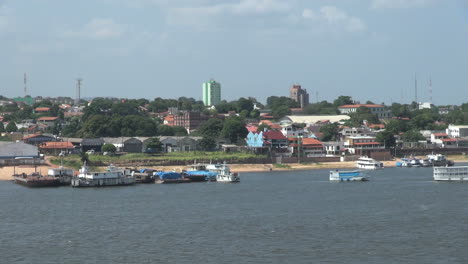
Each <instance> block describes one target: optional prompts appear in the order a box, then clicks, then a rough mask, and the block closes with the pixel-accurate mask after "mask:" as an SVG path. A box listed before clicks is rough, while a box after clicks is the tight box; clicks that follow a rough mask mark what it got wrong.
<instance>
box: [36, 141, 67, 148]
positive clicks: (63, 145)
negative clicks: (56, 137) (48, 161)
mask: <svg viewBox="0 0 468 264" xmlns="http://www.w3.org/2000/svg"><path fill="white" fill-rule="evenodd" d="M40 148H42V149H72V148H74V146H73V144H72V143H71V142H44V143H43V144H41V147H40Z"/></svg>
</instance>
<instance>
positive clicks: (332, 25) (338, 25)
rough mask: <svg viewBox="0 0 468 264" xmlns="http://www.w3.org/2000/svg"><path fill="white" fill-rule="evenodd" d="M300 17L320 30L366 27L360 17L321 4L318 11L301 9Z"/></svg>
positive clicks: (348, 30)
mask: <svg viewBox="0 0 468 264" xmlns="http://www.w3.org/2000/svg"><path fill="white" fill-rule="evenodd" d="M302 18H303V19H304V21H305V22H306V23H307V22H310V23H312V24H313V25H314V26H316V27H319V28H320V29H321V30H322V31H329V30H332V31H340V30H344V31H346V32H361V31H365V30H366V28H367V26H366V24H365V23H364V21H362V20H361V19H360V18H357V17H354V16H350V15H348V14H347V13H346V12H345V11H343V10H341V9H338V8H337V7H335V6H323V7H321V8H320V9H319V10H318V11H314V10H312V9H307V8H306V9H304V10H303V11H302Z"/></svg>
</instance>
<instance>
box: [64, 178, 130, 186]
mask: <svg viewBox="0 0 468 264" xmlns="http://www.w3.org/2000/svg"><path fill="white" fill-rule="evenodd" d="M134 183H135V180H134V179H133V178H112V179H80V178H73V179H72V182H71V186H72V187H78V188H79V187H107V186H126V185H132V184H134Z"/></svg>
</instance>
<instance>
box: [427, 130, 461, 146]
mask: <svg viewBox="0 0 468 264" xmlns="http://www.w3.org/2000/svg"><path fill="white" fill-rule="evenodd" d="M431 143H432V144H435V145H438V146H440V147H443V148H445V147H456V146H457V145H458V144H457V143H458V141H457V139H456V138H450V137H449V136H448V134H446V133H432V134H431Z"/></svg>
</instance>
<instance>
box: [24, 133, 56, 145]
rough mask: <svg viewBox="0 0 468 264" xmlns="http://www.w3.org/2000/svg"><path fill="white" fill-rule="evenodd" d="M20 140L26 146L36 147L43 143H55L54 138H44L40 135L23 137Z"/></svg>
mask: <svg viewBox="0 0 468 264" xmlns="http://www.w3.org/2000/svg"><path fill="white" fill-rule="evenodd" d="M21 140H23V142H24V143H26V144H31V145H35V146H38V145H40V144H42V143H44V142H52V141H57V139H56V138H55V137H52V136H46V135H42V134H34V135H30V136H26V137H23V138H22V139H21Z"/></svg>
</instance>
